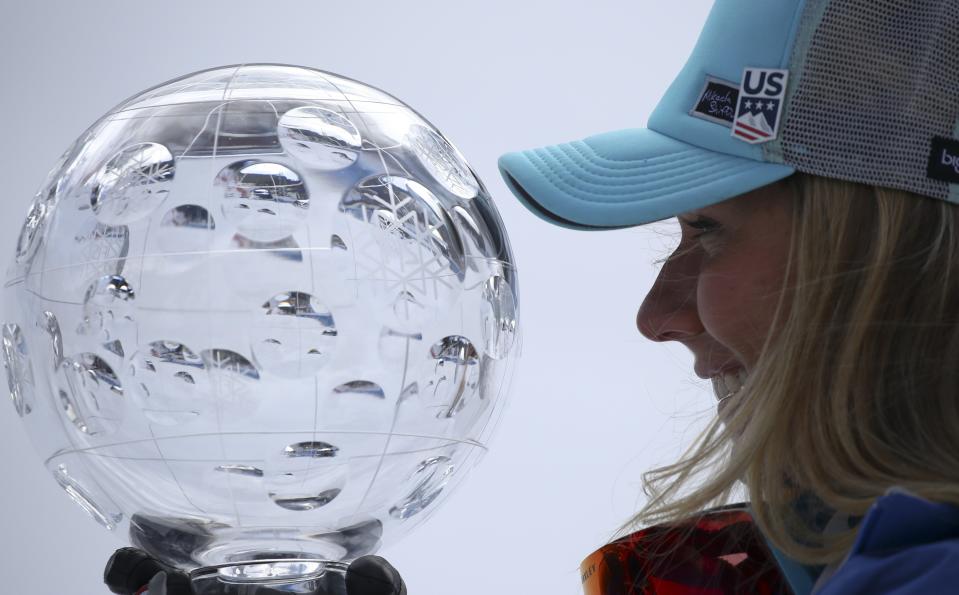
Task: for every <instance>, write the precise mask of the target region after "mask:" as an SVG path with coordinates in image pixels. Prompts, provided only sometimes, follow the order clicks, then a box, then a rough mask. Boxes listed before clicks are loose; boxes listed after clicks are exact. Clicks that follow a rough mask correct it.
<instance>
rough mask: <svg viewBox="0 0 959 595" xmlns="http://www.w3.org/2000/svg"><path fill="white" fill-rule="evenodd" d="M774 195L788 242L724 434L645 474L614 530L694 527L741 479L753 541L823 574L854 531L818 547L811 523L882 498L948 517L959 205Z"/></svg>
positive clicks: (807, 191) (954, 471)
mask: <svg viewBox="0 0 959 595" xmlns="http://www.w3.org/2000/svg"><path fill="white" fill-rule="evenodd" d="M780 184H784V185H785V186H787V187H788V188H789V189H791V191H792V193H793V199H794V200H793V202H792V211H793V217H792V236H791V245H790V251H789V257H788V259H787V264H786V267H787V268H786V272H785V283H784V287H783V291H782V293H781V295H780V298H779V306H778V307H777V310H776V313H775V316H774V322H773V324H772V327H771V331H770V332H769V336H768V337H767V338H766V342H765V345H764V348H763V350H762V353H761V354H760V356H759V358H758V361H757V362H756V365H755V367H754V368H753V369H752V370H750V376H749V378H748V380H747V382H746V386H745V387H744V388H743V389H742V390H741V391H740V392H739V394H738V395H737V396H736V397H734V403H735V404H734V405H733V406H730V407H728V408H727V409H726V412H730V411H731V414H730V415H728V416H726V415H724V417H725V418H726V419H724V422H723V423H720V422H719V420H718V419H716V420H713V422H712V423H711V424H710V425H709V426H708V427H707V429H706V430H705V431H704V432H703V433H702V434H701V435H700V436H699V437H698V438H697V439H696V440H695V442H694V443H693V444H692V446H690V447H689V449H688V450H687V451H686V453H685V454H684V455H683V456H682V457H681V458H680V460H679V461H677V462H675V463H673V464H670V465H666V466H663V467H659V468H656V469H653V470H651V471H649V472H647V473H646V474H644V476H643V482H644V489H645V491H646V494H647V495H648V496H649V500H648V502H647V504H646V506H645V507H644V508H643V509H642V510H641V511H640V512H639V513H638V514H637V515H636V516H634V517H633V518H632V519H630V520H629V521H627V523H625V524H624V525H623V526H622V527H620V531H621V532H622V531H625V530H627V529H629V528H632V527H635V526H636V525H639V524H650V523H658V522H664V521H672V522H675V521H679V520H683V519H688V518H690V517H694V516H696V514H697V512H699V511H701V510H702V509H704V508H708V507H710V506H714V505H718V504H722V503H725V502H728V501H729V499H730V497H731V495H732V494H733V493H734V492H735V490H736V489H737V482H738V480H740V479H742V480H743V481H744V482H745V484H746V489H747V490H748V493H749V500H750V501H751V503H752V509H753V514H754V516H755V518H756V520H757V522H758V524H759V526H760V528H761V529H762V530H763V532H764V534H765V535H766V536H767V538H769V539H770V540H771V541H772V543H773V544H775V545H776V546H777V547H778V548H780V549H781V550H782V551H784V552H785V553H786V554H787V555H789V556H791V557H793V558H795V559H797V560H800V561H802V562H804V563H811V564H825V563H831V562H835V561H838V560H840V559H842V557H843V556H844V555H845V553H846V551H847V550H848V549H849V547H850V546H851V545H852V542H853V540H854V539H855V533H856V528H855V527H853V528H850V529H848V530H843V531H842V532H839V533H831V534H830V535H827V536H823V535H821V534H820V532H819V531H818V530H817V529H816V528H815V527H814V526H813V523H812V521H811V516H813V514H814V513H816V512H819V513H827V514H831V513H832V512H833V511H836V512H842V513H847V514H849V515H852V516H854V517H855V516H862V515H864V514H865V513H866V511H867V509H868V508H869V506H870V505H871V504H872V503H873V501H874V500H875V499H876V498H877V497H878V496H881V495H882V494H883V493H885V492H886V491H887V490H888V489H889V488H890V487H892V486H901V487H903V488H905V489H907V490H909V491H911V492H913V493H915V494H917V495H919V496H922V497H925V498H927V499H930V500H935V501H940V502H949V503H954V504H959V258H957V257H959V234H957V230H959V220H957V218H959V208H957V206H956V205H953V204H950V203H948V202H945V201H941V200H935V199H931V198H926V197H922V196H919V195H916V194H912V193H910V192H906V191H902V190H894V189H889V188H880V187H872V186H868V185H863V184H857V183H851V182H845V181H840V180H835V179H829V178H822V177H818V176H812V175H807V174H802V173H797V174H794V175H793V176H791V177H789V178H787V179H786V180H783V181H782V182H780ZM724 413H725V412H724ZM810 496H811V498H810ZM800 499H801V500H802V501H803V502H805V503H806V505H808V504H809V502H813V503H814V505H813V507H812V508H813V510H808V509H807V510H805V511H803V512H801V513H800V512H799V511H798V510H797V502H798V501H800ZM820 516H821V515H820Z"/></svg>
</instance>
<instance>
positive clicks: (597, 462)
mask: <svg viewBox="0 0 959 595" xmlns="http://www.w3.org/2000/svg"><path fill="white" fill-rule="evenodd" d="M4 2H6V4H5V5H4V6H2V7H0V106H2V110H0V114H2V115H3V116H2V127H3V128H2V130H3V139H2V142H0V180H2V185H0V252H2V254H0V259H2V261H3V262H6V261H7V259H8V258H9V255H11V254H12V250H13V246H14V242H15V239H16V236H17V234H18V233H19V229H20V226H21V225H22V222H23V215H24V214H25V212H26V208H27V204H28V202H29V200H30V198H31V197H32V195H33V193H34V192H35V191H36V189H37V187H38V185H39V184H40V183H41V181H42V180H43V177H44V175H45V174H46V172H47V170H48V169H49V168H50V167H51V166H52V165H53V163H54V161H55V159H56V158H57V157H58V156H59V155H60V153H61V152H62V151H63V150H64V149H65V148H66V147H67V146H68V145H69V144H70V143H71V142H72V141H73V139H74V138H76V137H77V136H78V135H79V134H80V133H81V132H82V131H83V130H84V129H85V128H86V127H87V126H89V125H90V124H92V123H93V122H94V121H95V120H96V119H97V118H98V117H100V116H101V115H103V114H104V113H105V112H107V111H108V110H109V109H110V108H112V107H113V106H114V105H116V104H117V103H119V102H120V101H122V100H123V99H125V98H126V97H128V96H130V95H133V94H135V93H137V92H139V91H141V90H143V89H146V88H148V87H151V86H153V85H155V84H157V83H160V82H162V81H165V80H168V79H171V78H173V77H176V76H179V75H182V74H186V73H189V72H193V71H196V70H200V69H204V68H209V67H213V66H219V65H226V64H235V63H242V62H280V63H289V64H299V65H304V66H311V67H315V68H320V69H322V70H328V71H331V72H335V73H340V74H343V75H346V76H349V77H351V78H355V79H358V80H360V81H363V82H366V83H369V84H371V85H374V86H377V87H380V88H382V89H384V90H386V91H387V92H389V93H391V94H393V95H395V96H397V97H399V98H400V99H401V100H403V101H405V102H406V103H408V104H409V105H411V106H412V107H413V108H414V109H416V110H418V111H419V112H421V113H422V114H424V115H425V116H426V117H427V118H428V119H430V120H431V121H432V122H433V123H434V124H435V125H436V126H437V127H438V128H439V129H440V130H441V131H442V132H443V133H444V134H445V135H446V136H447V137H448V138H449V139H451V140H452V142H453V143H454V144H456V145H457V146H458V148H459V149H460V151H461V152H462V153H463V154H464V155H465V156H466V158H467V160H468V161H469V162H470V164H471V165H472V166H473V168H474V169H475V170H476V172H477V174H478V175H479V176H480V178H481V179H482V180H483V181H484V183H485V184H486V185H487V187H488V188H489V189H490V192H491V193H492V195H493V197H494V199H495V200H496V202H497V205H498V207H499V210H500V212H501V214H502V216H503V219H504V220H505V224H506V227H507V231H508V233H509V236H510V239H511V241H512V244H513V248H514V251H515V257H516V261H517V263H518V267H519V281H520V287H521V297H522V304H521V308H522V325H523V333H524V342H523V343H524V344H523V357H522V359H521V360H520V363H519V367H518V370H517V374H516V376H515V377H514V380H513V383H512V393H511V403H510V405H509V407H508V409H507V411H506V413H505V415H504V416H503V417H502V421H501V424H500V426H499V430H498V432H497V433H496V435H495V437H494V440H493V442H492V444H491V446H492V450H491V451H490V452H489V454H488V455H487V456H486V457H485V459H484V460H483V463H482V464H481V465H480V466H479V467H478V468H476V469H475V470H474V471H473V473H472V474H471V476H470V477H469V478H468V480H467V481H465V482H464V483H463V484H462V485H461V486H460V488H459V489H458V491H457V492H456V493H455V494H453V496H452V497H451V498H449V499H447V500H446V503H445V504H444V506H443V507H442V508H441V509H439V510H438V511H437V512H436V513H435V514H434V515H433V516H432V517H431V518H430V519H429V520H428V521H427V522H426V523H425V524H424V525H422V526H421V527H420V528H419V529H418V530H417V531H416V532H414V533H413V534H411V535H410V536H408V537H407V538H405V539H404V540H403V541H401V542H399V543H396V544H390V545H388V546H387V547H386V548H385V549H384V550H383V551H382V552H381V554H382V555H384V556H386V557H387V558H389V559H390V560H391V561H392V562H393V563H394V564H395V565H396V566H397V567H398V568H399V569H400V571H401V572H402V574H403V575H404V577H405V578H406V581H407V584H408V586H409V592H410V593H411V595H446V594H456V595H490V594H503V593H505V594H510V593H517V594H519V593H544V594H546V593H548V594H551V595H553V594H555V595H566V594H568V595H574V594H578V593H580V592H581V589H580V584H579V573H578V566H579V563H580V561H581V560H582V559H583V558H584V557H585V556H586V555H588V554H589V553H590V552H592V551H593V550H594V549H596V548H597V547H598V546H599V545H601V544H602V543H603V542H604V540H606V539H607V538H608V537H609V535H610V534H611V532H612V531H613V530H614V529H615V527H616V526H617V525H618V523H619V522H620V521H622V520H624V519H625V518H627V517H628V516H629V515H630V514H631V513H632V512H634V511H635V510H636V509H637V508H638V507H639V505H640V504H641V503H642V502H643V496H642V491H641V487H640V475H641V473H642V472H643V471H644V470H647V469H649V468H651V467H653V466H654V465H656V464H659V463H665V462H669V461H670V460H672V459H673V458H675V457H676V456H677V455H678V453H679V452H680V450H681V447H682V446H683V445H684V444H686V443H688V442H689V440H690V439H691V438H692V436H693V435H694V434H695V431H696V430H697V429H698V428H700V427H702V425H703V424H704V422H705V420H707V419H708V418H709V416H711V415H713V414H714V401H713V398H712V396H711V392H710V391H709V386H708V383H707V382H704V381H701V380H699V379H698V378H696V377H695V375H694V374H693V373H692V363H693V360H692V357H691V354H690V353H689V352H688V351H687V350H686V349H685V348H683V347H682V346H681V345H678V344H662V343H653V342H650V341H648V340H646V339H645V338H643V337H642V336H641V335H640V334H639V333H638V331H637V330H636V327H635V314H636V310H637V309H638V307H639V304H640V303H641V301H642V299H643V297H644V296H645V294H646V292H647V291H648V289H649V287H650V286H651V284H652V282H653V280H654V279H655V275H656V272H657V265H655V264H654V263H653V261H654V260H656V259H657V258H661V257H663V256H665V255H666V254H667V253H668V251H669V250H670V249H672V248H673V247H674V246H675V244H676V242H677V241H678V240H677V237H676V234H678V228H676V227H675V225H674V224H672V223H671V222H670V223H667V224H665V225H664V224H657V225H654V226H647V227H643V228H634V229H629V230H622V231H615V232H604V233H594V232H576V231H569V230H564V229H560V228H556V227H553V226H550V225H548V224H546V223H544V222H542V221H541V220H539V219H537V218H535V217H534V216H533V215H532V214H530V213H528V212H527V211H526V210H525V209H523V207H522V206H521V205H520V204H519V203H518V202H517V201H516V200H515V199H514V198H513V196H512V195H511V194H510V193H509V192H508V190H507V189H506V186H505V185H504V183H503V182H502V180H501V179H500V177H499V174H498V172H497V169H496V159H497V157H498V156H499V155H500V154H501V153H504V152H507V151H510V150H517V149H525V148H531V147H534V146H541V145H545V144H552V143H557V142H564V141H569V140H574V139H578V138H582V137H584V136H588V135H590V134H594V133H598V132H605V131H608V130H615V129H619V128H629V127H641V126H643V125H644V124H645V122H646V119H647V117H648V115H649V113H650V112H651V111H652V108H653V107H654V106H655V104H656V102H657V101H658V100H659V97H660V96H661V95H662V93H663V92H664V91H665V89H666V87H667V85H668V84H669V83H670V82H671V80H672V79H673V77H674V76H675V74H676V73H677V72H678V71H679V69H680V68H681V67H682V65H683V64H684V62H685V60H686V57H687V56H688V55H689V52H690V50H691V49H692V46H693V44H694V42H695V40H696V37H697V36H698V33H699V30H700V28H701V27H702V24H703V22H704V21H705V18H706V14H707V12H708V9H709V7H710V5H711V3H710V2H708V1H707V0H682V1H681V2H658V1H655V2H654V1H652V0H631V1H625V0H623V1H611V0H608V1H598V0H597V1H593V2H590V3H588V4H587V2H586V1H585V0H580V1H579V2H571V1H565V0H563V1H560V0H553V1H550V2H538V1H529V0H512V1H510V2H507V1H501V0H484V1H482V2H477V1H464V0H460V1H449V0H447V1H444V2H440V1H435V2H413V1H408V2H403V1H399V0H393V1H389V2H387V1H380V0H378V1H375V2H372V1H367V2H360V1H353V2H347V1H340V2H329V1H327V0H312V1H310V2H307V1H300V2H292V1H277V0H272V1H270V2H266V1H262V2H251V1H241V0H231V1H223V0H192V1H189V2H187V1H181V0H175V1H174V0H166V1H164V2H132V1H131V2H120V1H116V2H107V1H91V0H74V1H63V2H39V1H37V2H34V1H23V0H4ZM664 232H665V235H664ZM3 266H5V265H3ZM0 386H2V385H0ZM0 451H2V453H3V456H2V457H0V547H2V552H0V593H3V594H11V595H12V594H16V595H20V594H26V593H30V594H40V595H47V594H49V595H55V594H56V595H60V594H65V593H78V594H100V593H106V592H107V591H106V589H105V588H104V587H102V585H101V575H102V570H103V564H104V562H105V561H106V559H107V558H108V556H109V555H110V554H111V553H112V551H113V550H114V549H115V548H116V547H120V546H121V545H123V543H122V542H121V538H122V536H114V535H111V534H109V533H108V532H106V531H105V530H103V529H101V528H100V527H99V526H98V525H96V524H95V523H94V522H93V521H91V520H90V519H89V518H87V517H86V516H85V515H84V513H83V512H82V511H81V510H80V509H79V508H78V507H76V506H75V505H74V504H73V503H72V502H71V501H70V500H69V499H68V498H67V497H66V495H65V494H64V493H63V492H62V490H60V488H59V487H58V486H57V484H56V483H55V482H54V480H53V479H52V478H51V477H50V476H49V474H48V473H47V472H46V470H45V469H44V468H43V466H42V464H41V462H40V458H39V456H38V455H37V454H36V453H35V452H34V450H33V448H32V446H31V445H30V443H29V441H28V439H27V436H26V434H25V433H24V430H23V428H22V427H21V424H20V422H19V420H18V418H17V416H16V414H15V412H14V409H13V407H11V406H8V405H3V406H0Z"/></svg>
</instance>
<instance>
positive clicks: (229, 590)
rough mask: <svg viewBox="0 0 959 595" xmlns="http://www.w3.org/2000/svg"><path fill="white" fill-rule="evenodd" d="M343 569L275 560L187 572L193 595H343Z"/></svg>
mask: <svg viewBox="0 0 959 595" xmlns="http://www.w3.org/2000/svg"><path fill="white" fill-rule="evenodd" d="M346 567H347V565H346V564H344V563H342V562H331V561H328V560H319V559H290V558H286V559H278V560H256V561H252V562H233V563H230V564H221V565H218V566H206V567H203V568H199V569H197V570H194V571H193V572H191V573H190V580H191V582H192V584H193V590H194V592H195V593H196V595H280V594H283V595H289V594H291V593H300V594H303V595H306V594H309V595H346Z"/></svg>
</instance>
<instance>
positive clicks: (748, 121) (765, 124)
mask: <svg viewBox="0 0 959 595" xmlns="http://www.w3.org/2000/svg"><path fill="white" fill-rule="evenodd" d="M739 122H740V123H742V124H745V125H747V126H749V127H750V128H752V129H753V130H754V131H755V132H763V133H765V134H767V135H768V136H772V135H773V129H772V126H770V125H769V120H767V119H766V115H765V114H752V113H746V114H743V117H742V118H740V119H739Z"/></svg>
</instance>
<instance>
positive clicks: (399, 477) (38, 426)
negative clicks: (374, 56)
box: [2, 64, 519, 578]
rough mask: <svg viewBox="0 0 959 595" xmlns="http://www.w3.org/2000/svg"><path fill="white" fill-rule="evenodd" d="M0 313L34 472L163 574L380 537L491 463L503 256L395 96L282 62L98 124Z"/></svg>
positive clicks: (239, 69) (33, 226) (33, 234)
mask: <svg viewBox="0 0 959 595" xmlns="http://www.w3.org/2000/svg"><path fill="white" fill-rule="evenodd" d="M4 298H5V299H4V302H5V304H6V308H5V313H4V320H3V321H2V322H3V325H2V347H3V348H2V356H3V362H4V365H5V367H6V371H7V376H8V381H9V388H10V394H11V397H12V400H13V405H14V407H15V408H16V411H17V413H18V414H19V415H20V416H21V417H22V420H23V423H24V424H25V425H26V427H27V430H28V432H29V434H30V436H31V439H32V440H33V441H34V443H35V444H36V446H37V448H38V450H39V451H40V454H41V455H42V457H43V459H44V460H45V461H46V466H47V468H48V469H49V470H50V471H51V473H52V474H53V475H54V477H55V478H56V481H57V482H59V484H60V485H61V486H62V487H63V489H64V490H66V491H67V493H68V494H69V495H70V496H71V497H72V498H73V499H74V500H75V501H76V502H77V504H79V505H80V506H81V507H83V508H84V510H86V511H87V512H88V513H89V514H90V515H91V516H92V517H93V518H94V519H96V520H97V521H98V522H99V523H100V524H102V525H103V526H104V527H107V528H108V529H111V530H114V531H118V532H122V533H126V534H128V536H129V540H130V541H131V542H132V543H133V544H134V545H136V546H138V547H141V548H143V549H145V550H147V551H148V552H149V553H151V554H153V555H155V556H157V557H159V558H161V559H162V560H164V561H166V562H168V563H171V564H174V565H177V566H179V567H181V568H196V567H199V566H214V565H221V564H230V563H239V562H249V561H253V560H264V559H289V558H297V559H301V558H302V559H305V558H310V559H321V560H330V561H349V560H350V559H353V558H356V557H358V556H360V555H364V554H367V553H371V552H373V551H375V550H376V549H377V548H378V547H379V546H380V545H381V544H383V543H384V542H387V541H394V540H396V539H397V538H398V537H399V536H400V535H402V534H403V533H405V532H406V531H408V530H409V529H411V528H412V527H413V526H415V525H416V524H418V523H419V522H421V521H422V520H423V519H424V518H426V517H427V516H428V514H429V513H430V511H432V510H434V509H435V508H436V506H437V504H438V502H439V500H440V499H441V495H443V496H445V495H447V494H448V493H449V492H450V490H451V488H453V486H454V485H455V484H456V483H457V481H458V480H460V479H462V478H463V476H464V475H465V474H466V473H467V472H468V471H469V469H470V468H471V467H472V466H473V465H474V464H475V463H476V461H477V460H478V459H479V458H480V457H481V456H482V454H483V453H484V451H485V450H486V448H487V442H488V440H489V437H490V433H491V431H492V430H493V428H494V426H495V421H496V419H497V418H498V416H499V413H500V412H501V411H502V408H503V404H504V400H505V398H506V393H507V386H508V380H509V377H510V376H511V372H512V367H513V365H514V363H515V358H516V356H517V353H518V351H519V327H518V305H519V295H518V292H517V277H516V268H515V266H514V264H513V256H512V254H511V251H510V246H509V242H508V240H507V237H506V232H505V229H504V228H503V224H502V222H501V220H500V217H499V215H498V214H497V212H496V208H495V207H494V205H493V202H492V201H491V199H490V197H489V194H488V193H487V191H486V189H485V188H484V187H483V185H482V183H481V182H480V181H479V180H478V179H477V178H476V176H475V175H474V173H473V171H472V170H471V169H470V167H469V166H468V165H467V163H466V161H465V160H464V159H463V157H462V156H461V155H460V154H459V152H458V151H457V150H456V149H455V148H454V147H453V146H452V145H451V144H450V143H449V142H448V141H447V140H446V139H445V138H444V137H443V135H442V134H440V133H439V132H438V131H437V130H436V129H435V128H434V127H433V126H432V125H431V124H430V123H429V122H427V121H426V120H425V119H423V118H422V117H421V116H419V115H418V114H417V113H416V112H415V111H413V110H412V109H410V108H409V107H408V106H406V105H405V104H403V103H402V102H400V101H398V100H397V99H395V98H394V97H392V96H390V95H388V94H386V93H384V92H382V91H379V90H377V89H374V88H372V87H369V86H367V85H364V84H361V83H358V82H356V81H353V80H350V79H347V78H343V77H340V76H336V75H333V74H329V73H325V72H321V71H317V70H313V69H309V68H301V67H293V66H282V65H269V64H253V65H243V66H229V67H223V68H215V69H212V70H207V71H203V72H199V73H195V74H191V75H188V76H185V77H182V78H179V79H176V80H173V81H170V82H167V83H164V84H162V85H160V86H157V87H155V88H153V89H150V90H148V91H146V92H143V93H141V94H139V95H137V96H135V97H133V98H131V99H129V100H127V101H126V102H124V103H122V104H121V105H120V106H118V107H116V108H115V109H114V110H112V111H111V112H110V113H108V114H107V115H106V116H104V117H103V118H101V119H100V120H99V121H98V122H97V123H96V124H94V125H93V126H92V127H91V128H89V129H88V130H87V131H86V132H85V133H84V134H83V135H82V136H81V137H80V138H79V139H78V140H77V141H76V143H74V145H73V146H72V147H71V148H70V149H69V150H68V151H67V152H66V153H65V154H64V155H63V157H62V158H61V160H60V163H59V164H58V165H57V166H56V167H54V169H53V170H52V172H51V174H50V176H49V179H48V181H47V182H46V183H45V184H44V185H43V186H42V188H41V190H40V191H39V192H38V194H37V195H36V198H35V199H34V201H33V203H32V205H31V206H30V208H29V212H28V214H27V218H26V222H25V223H24V225H23V229H22V232H21V233H20V236H19V238H18V241H17V244H16V252H15V255H14V259H13V263H12V265H11V267H10V269H9V272H8V275H7V280H6V284H5V295H4ZM302 566H303V565H302V564H301V565H299V567H302ZM297 567H298V566H297V565H295V564H292V565H290V566H289V568H293V569H295V568H297ZM252 568H253V569H252V570H251V568H250V567H246V569H245V570H242V571H236V570H234V572H248V573H254V574H255V572H257V570H256V568H258V567H256V566H254V567H252ZM261 570H262V569H261ZM264 572H270V573H273V574H275V573H276V572H277V570H276V568H272V569H267V570H265V571H264ZM254 578H255V577H254Z"/></svg>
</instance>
